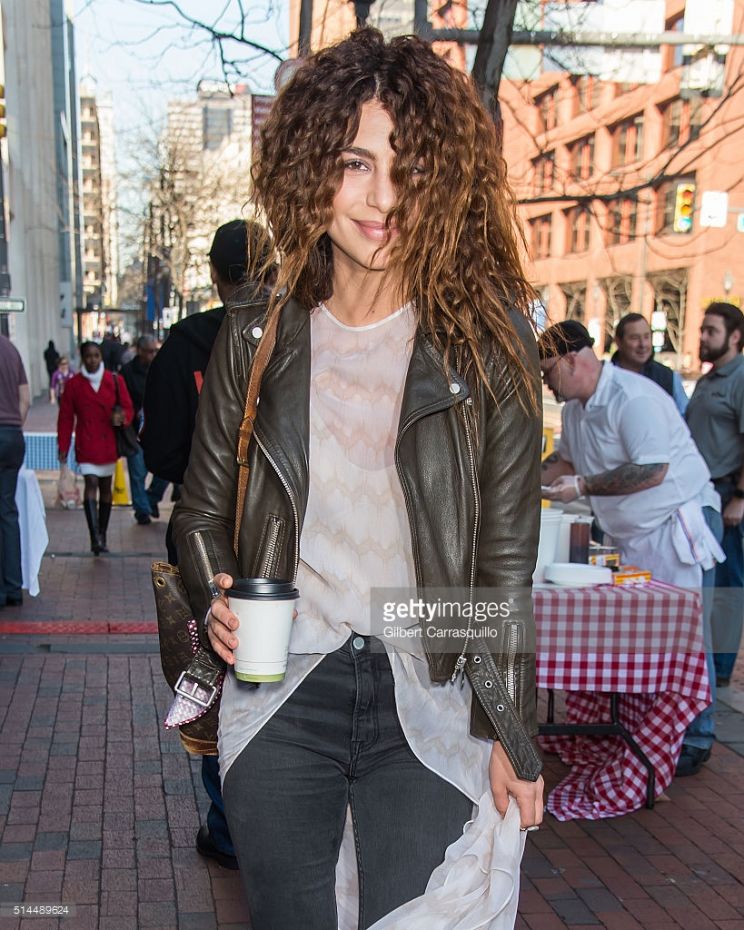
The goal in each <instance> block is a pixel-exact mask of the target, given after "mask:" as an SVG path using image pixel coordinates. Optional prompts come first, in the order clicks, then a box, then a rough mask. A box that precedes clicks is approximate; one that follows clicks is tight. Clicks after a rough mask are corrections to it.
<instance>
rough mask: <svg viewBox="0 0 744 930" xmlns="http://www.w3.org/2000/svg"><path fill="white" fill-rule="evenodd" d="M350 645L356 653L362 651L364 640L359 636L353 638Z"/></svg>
mask: <svg viewBox="0 0 744 930" xmlns="http://www.w3.org/2000/svg"><path fill="white" fill-rule="evenodd" d="M351 645H352V646H353V647H354V648H355V649H356V650H357V651H358V650H360V649H364V640H363V639H362V637H361V636H355V637H354V639H352V641H351Z"/></svg>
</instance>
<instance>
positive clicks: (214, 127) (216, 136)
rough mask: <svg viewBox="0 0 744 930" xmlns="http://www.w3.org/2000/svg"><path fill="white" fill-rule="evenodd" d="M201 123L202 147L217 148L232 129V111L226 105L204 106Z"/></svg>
mask: <svg viewBox="0 0 744 930" xmlns="http://www.w3.org/2000/svg"><path fill="white" fill-rule="evenodd" d="M203 124H204V126H203V128H204V142H203V146H204V148H205V149H217V148H219V147H220V145H221V144H222V140H223V139H225V138H226V137H227V136H229V135H230V132H231V130H232V111H231V110H228V109H227V108H226V107H204V110H203Z"/></svg>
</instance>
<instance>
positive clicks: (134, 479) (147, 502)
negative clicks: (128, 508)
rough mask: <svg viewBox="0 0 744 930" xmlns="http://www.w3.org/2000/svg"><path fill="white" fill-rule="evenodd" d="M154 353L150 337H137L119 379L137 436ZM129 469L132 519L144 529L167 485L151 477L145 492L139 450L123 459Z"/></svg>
mask: <svg viewBox="0 0 744 930" xmlns="http://www.w3.org/2000/svg"><path fill="white" fill-rule="evenodd" d="M157 353H158V341H157V339H156V338H155V337H154V336H140V337H139V339H138V340H137V354H136V355H135V356H134V358H133V359H132V360H131V361H129V362H127V363H126V365H122V368H121V372H120V375H121V377H122V378H123V379H124V381H125V383H126V386H127V390H128V391H129V396H130V397H131V399H132V405H133V406H134V425H135V429H136V430H137V432H138V433H139V431H140V430H141V428H142V406H143V404H144V400H145V384H146V382H147V376H148V372H149V370H150V366H151V365H152V362H153V359H154V358H155V357H156V355H157ZM127 468H128V469H129V486H130V490H131V492H132V507H133V508H134V519H135V520H136V521H137V523H138V524H139V525H140V526H146V525H147V524H148V523H149V522H150V518H151V517H156V518H157V517H159V516H160V510H159V508H158V504H159V503H160V501H161V500H162V499H163V494H165V489H166V488H167V487H168V482H167V481H165V480H164V479H163V478H161V477H160V476H158V475H155V474H153V476H152V478H151V479H150V487H149V488H145V479H146V478H147V466H146V465H145V456H144V454H143V452H142V447H141V446H140V447H139V448H138V449H137V451H136V452H133V453H132V454H131V455H128V456H127Z"/></svg>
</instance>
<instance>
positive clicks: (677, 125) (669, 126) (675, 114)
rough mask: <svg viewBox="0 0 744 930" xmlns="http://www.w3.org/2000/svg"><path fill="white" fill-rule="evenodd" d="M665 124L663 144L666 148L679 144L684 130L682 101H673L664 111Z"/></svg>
mask: <svg viewBox="0 0 744 930" xmlns="http://www.w3.org/2000/svg"><path fill="white" fill-rule="evenodd" d="M662 122H663V134H662V139H663V144H664V145H665V146H667V147H668V146H672V145H677V144H678V143H679V136H680V131H681V128H682V101H681V100H679V99H677V100H672V101H671V102H670V103H668V104H667V105H666V106H665V107H664V109H663V110H662Z"/></svg>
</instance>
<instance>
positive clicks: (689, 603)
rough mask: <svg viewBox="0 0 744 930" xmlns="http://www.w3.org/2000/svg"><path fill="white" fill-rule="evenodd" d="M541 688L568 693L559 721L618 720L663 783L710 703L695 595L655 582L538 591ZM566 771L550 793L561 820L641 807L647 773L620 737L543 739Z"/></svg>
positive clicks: (658, 791) (658, 782) (658, 790)
mask: <svg viewBox="0 0 744 930" xmlns="http://www.w3.org/2000/svg"><path fill="white" fill-rule="evenodd" d="M533 600H534V605H535V619H536V626H537V684H538V687H542V688H552V689H555V690H561V691H567V692H569V693H568V694H567V696H566V723H580V724H583V723H602V722H609V719H610V717H609V708H610V698H609V692H612V691H615V692H618V693H619V694H620V695H621V697H620V699H619V707H618V710H619V717H620V722H621V723H622V724H623V725H624V726H625V727H626V728H627V729H628V730H629V731H630V732H631V733H632V734H633V736H634V738H635V740H636V742H637V743H638V745H639V746H640V748H641V749H642V750H643V751H644V752H645V754H646V756H647V757H648V758H649V760H650V762H651V763H652V764H653V766H654V768H655V770H656V794H657V796H658V795H659V794H661V792H662V791H664V790H665V789H666V788H667V787H668V785H669V784H670V782H671V780H672V778H673V776H674V770H675V766H676V764H677V758H678V757H679V752H680V748H681V745H682V739H683V737H684V733H685V730H686V729H687V726H688V724H689V723H690V722H691V721H692V720H693V719H694V718H695V717H696V716H697V714H699V713H700V711H701V710H703V708H705V707H706V706H707V705H708V704H709V703H710V688H709V684H708V674H707V669H706V662H705V653H704V651H703V644H702V631H701V628H702V621H701V601H700V595H699V592H697V591H690V590H684V589H682V588H676V587H673V586H672V585H667V584H662V583H661V582H656V581H653V582H650V583H648V584H643V585H627V586H625V585H618V586H611V585H602V586H597V587H591V588H559V587H547V586H546V587H538V588H535V589H534V591H533ZM541 743H542V745H543V747H544V748H545V749H547V750H549V751H554V752H557V753H558V754H559V755H560V757H561V759H562V760H563V761H564V762H565V763H566V764H568V765H570V766H571V771H570V773H569V774H568V775H567V776H566V778H564V779H563V781H562V782H561V783H560V784H559V785H557V786H556V788H555V789H554V790H553V791H552V792H551V794H550V797H549V798H548V804H547V807H548V810H549V811H550V812H551V813H552V814H553V815H554V816H555V817H557V818H558V819H559V820H572V819H575V818H584V819H590V820H596V819H600V818H603V817H616V816H619V815H620V814H626V813H629V812H630V811H633V810H637V809H638V808H640V807H642V806H643V805H644V803H645V799H646V770H645V768H644V767H643V765H642V763H641V762H640V761H639V760H638V759H637V758H636V757H635V756H634V755H633V753H632V752H631V750H630V748H629V747H628V745H627V743H625V742H624V740H622V738H621V737H619V736H610V737H592V736H543V737H541Z"/></svg>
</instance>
